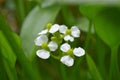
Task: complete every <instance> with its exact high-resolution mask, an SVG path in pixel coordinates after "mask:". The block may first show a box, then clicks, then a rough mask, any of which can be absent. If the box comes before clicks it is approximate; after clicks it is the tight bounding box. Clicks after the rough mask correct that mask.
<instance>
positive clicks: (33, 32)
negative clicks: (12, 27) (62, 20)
mask: <svg viewBox="0 0 120 80" xmlns="http://www.w3.org/2000/svg"><path fill="white" fill-rule="evenodd" d="M59 9H60V7H59V6H51V7H49V8H40V7H39V6H36V7H35V8H34V9H33V10H32V11H31V12H30V14H29V15H28V16H27V18H26V20H25V22H24V24H23V26H22V30H21V39H22V43H23V49H24V51H25V54H26V55H27V56H30V55H31V53H32V51H33V49H34V39H35V37H36V36H37V33H38V32H40V31H41V30H42V29H44V28H45V26H46V24H47V23H49V22H53V21H54V19H55V17H56V15H57V13H58V11H59Z"/></svg>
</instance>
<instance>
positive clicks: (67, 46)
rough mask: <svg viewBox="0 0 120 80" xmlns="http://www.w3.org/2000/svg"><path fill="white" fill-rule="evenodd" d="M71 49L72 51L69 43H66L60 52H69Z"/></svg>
mask: <svg viewBox="0 0 120 80" xmlns="http://www.w3.org/2000/svg"><path fill="white" fill-rule="evenodd" d="M69 49H70V45H69V44H68V43H64V44H62V45H61V47H60V50H61V51H63V52H67V51H68V50H69Z"/></svg>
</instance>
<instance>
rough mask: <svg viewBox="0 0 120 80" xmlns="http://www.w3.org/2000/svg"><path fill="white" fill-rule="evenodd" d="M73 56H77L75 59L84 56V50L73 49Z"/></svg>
mask: <svg viewBox="0 0 120 80" xmlns="http://www.w3.org/2000/svg"><path fill="white" fill-rule="evenodd" d="M73 54H74V55H75V56H77V57H80V56H83V55H85V50H84V49H83V48H81V47H78V48H75V49H74V50H73Z"/></svg>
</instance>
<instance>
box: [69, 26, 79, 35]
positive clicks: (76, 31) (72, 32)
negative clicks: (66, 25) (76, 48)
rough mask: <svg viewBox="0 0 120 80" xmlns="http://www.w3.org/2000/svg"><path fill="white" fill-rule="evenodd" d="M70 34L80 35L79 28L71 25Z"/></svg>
mask: <svg viewBox="0 0 120 80" xmlns="http://www.w3.org/2000/svg"><path fill="white" fill-rule="evenodd" d="M71 35H72V36H73V37H80V30H79V29H78V27H77V26H73V27H72V28H71Z"/></svg>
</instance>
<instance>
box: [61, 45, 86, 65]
mask: <svg viewBox="0 0 120 80" xmlns="http://www.w3.org/2000/svg"><path fill="white" fill-rule="evenodd" d="M60 50H61V51H63V52H65V53H67V55H65V56H63V57H62V58H61V59H60V61H61V62H62V63H63V64H65V65H66V66H68V67H69V66H72V65H73V64H74V59H73V58H72V57H71V56H73V55H75V56H77V57H81V56H83V55H85V50H84V49H83V48H81V47H78V48H75V49H71V47H70V45H69V44H68V43H64V44H62V45H61V47H60Z"/></svg>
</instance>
